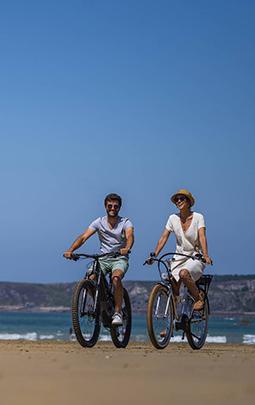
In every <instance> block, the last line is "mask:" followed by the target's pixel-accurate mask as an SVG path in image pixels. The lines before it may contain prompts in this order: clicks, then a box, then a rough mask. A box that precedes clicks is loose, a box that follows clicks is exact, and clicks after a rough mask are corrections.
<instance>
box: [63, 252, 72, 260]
mask: <svg viewBox="0 0 255 405" xmlns="http://www.w3.org/2000/svg"><path fill="white" fill-rule="evenodd" d="M63 256H64V257H65V258H66V259H70V260H72V258H73V257H72V256H73V252H70V251H69V250H67V251H66V252H65V253H64V254H63Z"/></svg>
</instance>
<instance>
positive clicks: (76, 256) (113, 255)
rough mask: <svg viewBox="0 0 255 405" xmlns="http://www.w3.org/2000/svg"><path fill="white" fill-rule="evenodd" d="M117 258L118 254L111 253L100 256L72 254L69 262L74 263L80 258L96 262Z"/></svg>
mask: <svg viewBox="0 0 255 405" xmlns="http://www.w3.org/2000/svg"><path fill="white" fill-rule="evenodd" d="M63 256H64V255H63ZM118 256H121V254H120V252H111V253H102V254H87V253H72V256H71V260H74V261H75V262H76V261H77V260H79V259H81V258H84V259H94V260H98V259H100V258H101V257H113V258H117V257H118ZM64 257H65V256H64Z"/></svg>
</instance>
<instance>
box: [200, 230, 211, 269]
mask: <svg viewBox="0 0 255 405" xmlns="http://www.w3.org/2000/svg"><path fill="white" fill-rule="evenodd" d="M198 238H199V242H200V245H201V249H202V253H203V256H204V258H205V261H206V263H207V264H212V259H211V258H210V257H209V256H208V248H207V239H206V233H205V228H204V227H202V228H199V230H198Z"/></svg>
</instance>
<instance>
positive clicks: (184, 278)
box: [179, 269, 204, 311]
mask: <svg viewBox="0 0 255 405" xmlns="http://www.w3.org/2000/svg"><path fill="white" fill-rule="evenodd" d="M179 277H180V280H181V282H183V284H184V285H185V286H186V287H187V288H188V290H189V292H190V294H191V295H192V297H193V298H194V300H195V304H194V309H195V310H197V311H200V310H201V309H203V306H204V300H203V297H202V295H201V294H200V293H199V289H198V288H197V286H196V283H195V281H194V280H193V279H192V277H191V275H190V273H189V271H188V270H187V269H182V270H181V271H180V273H179Z"/></svg>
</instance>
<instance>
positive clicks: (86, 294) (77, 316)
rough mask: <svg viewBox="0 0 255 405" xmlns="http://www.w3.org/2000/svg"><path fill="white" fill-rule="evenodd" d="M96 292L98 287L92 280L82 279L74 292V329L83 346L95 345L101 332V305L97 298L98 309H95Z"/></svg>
mask: <svg viewBox="0 0 255 405" xmlns="http://www.w3.org/2000/svg"><path fill="white" fill-rule="evenodd" d="M95 293H96V287H95V286H94V285H93V283H92V282H91V281H90V280H81V281H80V282H79V283H77V285H76V286H75V289H74V292H73V297H72V323H73V329H74V332H75V335H76V338H77V340H78V342H79V343H80V345H81V346H83V347H93V346H94V345H95V344H96V343H97V341H98V337H99V333H100V306H99V300H97V306H96V310H95V311H94V304H95ZM82 295H83V296H82ZM81 305H82V309H81ZM86 305H87V310H86V308H85V307H86ZM86 320H87V323H86ZM90 329H91V332H90Z"/></svg>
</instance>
